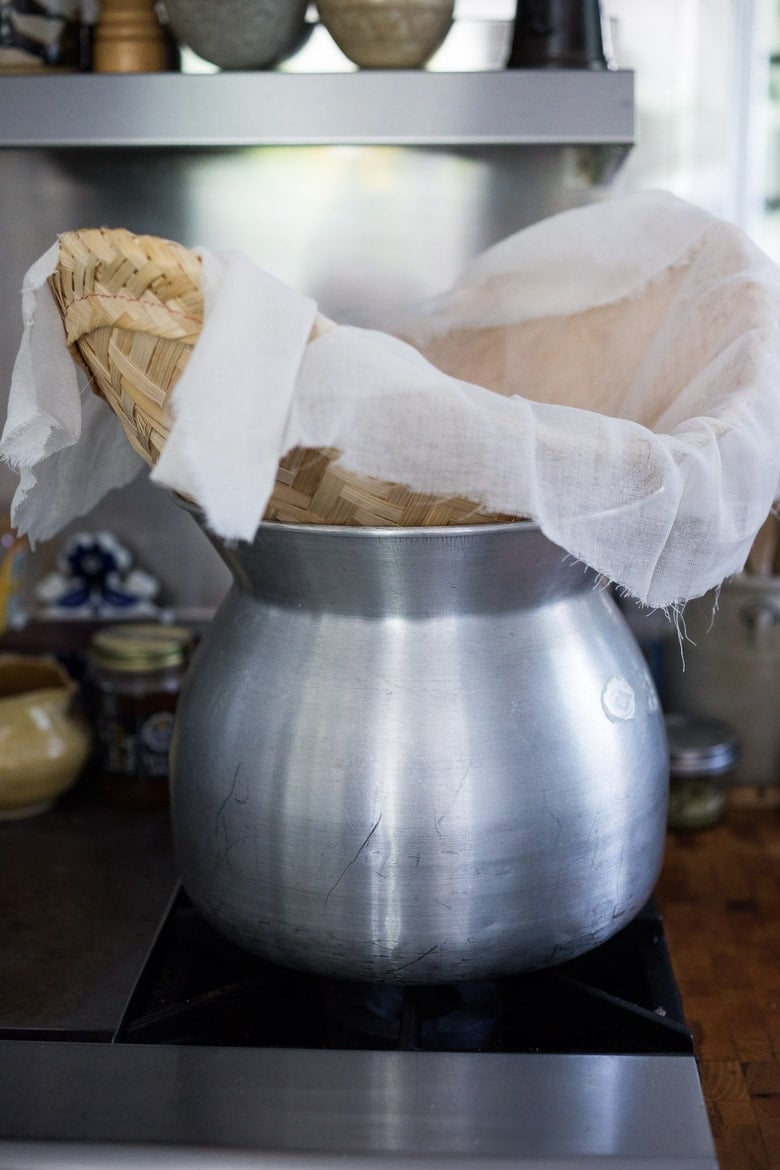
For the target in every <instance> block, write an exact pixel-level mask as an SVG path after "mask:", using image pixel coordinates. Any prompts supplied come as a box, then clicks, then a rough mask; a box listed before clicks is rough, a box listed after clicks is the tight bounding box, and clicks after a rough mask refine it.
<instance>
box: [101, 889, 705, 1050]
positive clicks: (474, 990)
mask: <svg viewBox="0 0 780 1170" xmlns="http://www.w3.org/2000/svg"><path fill="white" fill-rule="evenodd" d="M114 1041H115V1043H122V1042H126V1043H134V1044H199V1045H219V1046H229V1047H230V1046H254V1047H272V1048H342V1049H343V1048H351V1049H381V1050H394V1049H400V1050H429V1051H450V1052H475V1051H490V1052H564V1053H595V1054H606V1053H615V1054H623V1053H629V1054H638V1053H691V1052H693V1044H692V1039H691V1035H690V1033H689V1031H688V1029H687V1027H686V1025H685V1019H684V1016H683V1011H682V1004H681V1001H680V996H679V992H678V990H677V986H676V984H675V980H674V975H673V972H672V967H671V963H670V960H669V955H668V951H667V949H666V942H665V939H664V934H663V925H662V921H661V917H660V915H659V913H658V910H657V908H656V906H655V904H654V903H653V902H652V901H651V902H650V903H648V905H647V906H646V907H645V909H644V910H643V911H642V912H641V913H640V914H639V915H638V916H637V918H635V919H634V921H633V922H631V923H629V925H628V926H626V927H625V928H624V929H623V930H622V931H621V932H620V933H619V934H618V935H615V936H614V937H613V938H612V939H610V940H609V941H608V942H606V943H603V944H602V945H601V946H600V947H598V948H596V949H595V950H593V951H590V952H589V953H588V954H586V955H582V956H581V957H580V958H578V959H574V960H572V961H571V962H568V963H564V964H562V965H560V966H558V967H555V968H551V969H548V970H545V971H539V972H533V973H530V974H525V975H518V976H513V977H511V978H506V979H498V980H495V981H479V982H469V983H457V984H450V985H446V986H434V987H431V986H419V987H414V986H407V987H397V986H394V985H389V984H357V983H348V982H343V981H339V980H334V979H325V978H322V977H320V976H316V975H310V974H306V973H303V972H299V971H293V970H290V969H289V968H286V967H281V966H278V965H276V964H273V963H269V962H266V961H265V960H263V959H260V958H258V957H256V956H253V955H250V954H247V953H246V952H244V951H242V950H240V949H239V948H237V947H235V946H233V945H232V944H231V943H229V942H227V941H226V940H225V939H223V938H222V937H221V936H220V935H218V934H217V933H216V932H215V931H214V930H212V928H211V927H210V926H208V924H207V923H206V922H204V920H203V919H202V918H201V917H200V915H199V914H198V913H197V912H196V911H195V910H194V908H193V907H192V905H191V903H190V902H189V900H188V898H187V896H186V894H184V892H183V891H181V890H179V891H178V892H177V894H176V896H175V897H174V899H173V901H172V903H171V906H170V909H169V912H168V914H167V915H166V918H165V921H164V922H163V925H162V927H161V929H160V931H159V933H158V936H157V939H156V940H155V943H154V946H153V948H152V951H151V953H150V955H149V959H148V961H147V963H146V965H145V968H144V970H143V972H142V974H141V977H140V978H139V981H138V983H137V985H136V988H135V990H134V992H133V995H132V997H131V999H130V1002H129V1004H128V1007H127V1010H126V1011H125V1014H124V1018H123V1020H122V1022H121V1024H120V1026H119V1028H118V1030H117V1033H116V1035H115V1037H114Z"/></svg>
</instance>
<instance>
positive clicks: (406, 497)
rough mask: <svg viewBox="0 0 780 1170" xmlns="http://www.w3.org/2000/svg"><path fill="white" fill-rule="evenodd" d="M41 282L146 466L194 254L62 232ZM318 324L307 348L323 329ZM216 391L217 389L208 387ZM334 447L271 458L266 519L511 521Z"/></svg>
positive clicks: (169, 387) (150, 239) (194, 288)
mask: <svg viewBox="0 0 780 1170" xmlns="http://www.w3.org/2000/svg"><path fill="white" fill-rule="evenodd" d="M49 284H50V287H51V289H52V292H53V294H54V297H55V300H56V302H57V305H58V307H59V309H60V312H61V315H62V319H63V323H64V326H65V334H66V339H67V343H68V346H69V348H70V350H71V353H72V354H73V356H74V358H75V359H76V361H77V362H78V363H79V364H80V365H81V366H82V367H83V368H84V369H85V371H86V372H87V374H88V376H89V381H90V386H91V388H92V390H93V391H94V392H95V393H96V394H98V395H99V396H100V397H102V398H103V399H105V401H106V402H107V403H108V405H109V406H110V407H111V409H112V410H113V411H114V413H115V414H116V415H117V416H118V417H119V420H120V422H121V423H122V426H123V428H124V432H125V434H126V436H127V438H128V440H129V442H130V443H131V444H132V446H133V447H134V448H135V450H136V451H137V452H138V453H139V454H140V455H141V456H142V458H143V459H144V460H145V461H146V462H147V463H148V464H149V466H153V465H154V464H155V463H156V461H157V459H158V457H159V455H160V452H161V451H162V449H163V447H164V446H165V442H166V439H167V437H168V434H169V432H170V429H171V425H172V422H173V419H172V415H171V411H170V396H171V392H172V391H173V389H174V387H175V386H176V383H177V382H178V380H179V378H180V377H181V375H182V373H183V371H184V369H185V367H186V365H187V361H188V359H189V356H190V354H191V352H192V350H193V347H194V346H195V345H196V344H197V341H198V337H199V335H200V332H201V328H202V325H203V293H202V290H201V265H200V259H199V257H198V256H197V255H196V254H195V253H194V252H193V251H191V250H189V249H187V248H185V247H183V246H182V245H181V244H178V243H175V242H173V241H171V240H165V239H161V238H159V237H157V236H138V235H134V234H133V233H132V232H129V231H127V230H125V229H124V228H115V229H106V228H91V229H85V230H81V231H74V232H65V233H64V234H63V235H61V236H60V239H59V258H58V264H57V268H56V270H55V271H54V273H53V274H52V276H51V277H50V278H49ZM330 324H331V323H330V322H328V321H327V320H326V319H325V318H324V317H321V316H318V317H317V318H316V320H315V323H314V326H313V329H312V334H311V337H310V340H313V339H314V338H316V337H317V336H318V335H319V334H320V333H321V332H323V331H324V330H325V329H327V328H329V327H330ZM215 392H216V390H215ZM338 458H339V452H338V451H335V450H332V449H311V448H300V447H296V448H294V449H293V450H291V451H289V452H287V453H286V454H285V455H284V456H283V458H282V459H281V460H280V463H279V467H278V471H277V476H276V483H275V486H274V490H273V492H272V495H271V498H270V500H269V502H268V505H267V509H266V512H265V519H266V520H277V521H282V522H285V523H306V524H333V525H345V526H370V527H383V528H384V527H395V526H399V527H401V526H403V527H418V526H422V525H456V524H461V525H464V524H465V525H471V524H485V523H497V522H503V521H512V520H515V519H517V517H513V516H507V515H503V514H497V513H490V512H485V511H483V510H482V509H481V508H480V506H479V505H478V504H475V503H473V502H472V501H469V500H467V499H463V498H460V497H452V496H447V497H439V496H431V495H425V494H422V493H420V492H415V491H413V490H411V489H410V488H408V487H405V486H403V485H400V484H393V483H386V482H383V481H381V480H378V479H371V478H368V477H366V476H357V475H355V474H353V473H351V472H348V471H345V470H344V468H342V467H341V466H340V465H339V462H338Z"/></svg>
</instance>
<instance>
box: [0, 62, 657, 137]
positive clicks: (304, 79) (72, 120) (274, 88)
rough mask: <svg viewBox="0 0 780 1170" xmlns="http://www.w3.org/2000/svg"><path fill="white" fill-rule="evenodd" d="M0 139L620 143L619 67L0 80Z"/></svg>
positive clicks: (626, 129) (628, 83) (623, 95)
mask: <svg viewBox="0 0 780 1170" xmlns="http://www.w3.org/2000/svg"><path fill="white" fill-rule="evenodd" d="M0 109H2V110H3V118H2V123H0V147H39V148H40V147H49V148H60V147H134V146H146V147H149V146H152V147H154V146H160V147H213V146H257V145H277V146H282V145H283V146H302V145H314V144H321V145H333V144H381V145H451V146H457V145H474V144H480V145H486V144H493V145H533V144H536V145H598V144H603V145H617V146H630V145H631V144H632V143H633V142H634V140H635V125H634V75H633V73H632V72H630V71H626V70H614V71H603V72H602V71H593V72H591V71H587V70H582V71H581V70H554V71H553V70H550V71H547V70H538V71H530V70H528V71H525V70H500V71H499V70H496V71H489V72H478V73H477V72H464V73H437V72H428V71H424V70H415V71H392V72H390V71H387V72H386V71H374V70H371V71H369V70H365V71H357V72H344V73H327V74H326V73H319V74H314V73H281V72H256V73H217V74H206V75H204V74H177V73H146V74H123V75H108V74H57V75H49V76H43V77H41V76H11V75H8V76H5V77H0Z"/></svg>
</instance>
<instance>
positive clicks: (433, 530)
mask: <svg viewBox="0 0 780 1170" xmlns="http://www.w3.org/2000/svg"><path fill="white" fill-rule="evenodd" d="M175 499H176V503H177V504H178V505H179V506H180V507H181V508H184V510H185V511H186V512H189V513H190V514H191V515H192V516H193V517H194V518H195V519H196V520H197V521H198V523H199V524H201V525H202V527H203V528H204V529H206V531H208V532H209V533H211V535H212V536H215V537H216V538H217V539H218V540H225V539H226V538H225V537H221V536H219V535H218V534H217V533H216V532H214V530H213V529H212V528H211V527H210V526H209V524H208V523H207V521H206V517H205V514H204V512H203V509H202V508H201V507H199V506H198V505H197V504H195V503H193V502H192V501H191V500H187V499H185V498H184V497H183V496H179V495H176V496H175ZM518 529H524V530H525V531H527V532H541V527H540V525H539V523H538V522H537V521H536V520H522V519H517V520H501V521H497V522H495V523H493V522H491V523H489V524H417V525H414V526H405V525H400V524H399V525H392V524H388V525H378V524H377V525H360V524H306V523H300V524H299V523H297V522H296V523H292V522H290V521H284V520H261V521H260V523H259V524H258V526H257V532H256V533H255V536H257V534H258V533H259V532H260V531H269V532H280V531H281V532H307V533H317V532H319V533H322V534H323V535H324V536H327V535H330V536H334V535H338V536H346V537H350V538H351V537H354V538H355V539H367V538H372V539H374V540H375V539H377V537H380V536H393V537H395V536H400V537H402V538H404V539H406V540H414V539H416V538H421V537H430V536H474V535H476V534H477V533H482V532H485V533H490V532H516V531H517V530H518ZM542 535H544V534H543V533H542ZM252 539H254V537H253V538H252ZM547 539H548V540H549V537H548V538H547ZM230 543H231V544H232V543H234V542H233V541H230ZM235 543H237V544H251V543H252V540H244V539H239V540H237V541H235ZM550 543H551V544H555V541H551V542H550Z"/></svg>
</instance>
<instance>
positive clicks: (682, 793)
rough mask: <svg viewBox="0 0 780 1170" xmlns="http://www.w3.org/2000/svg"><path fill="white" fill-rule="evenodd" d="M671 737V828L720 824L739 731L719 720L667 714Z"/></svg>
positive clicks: (690, 828)
mask: <svg viewBox="0 0 780 1170" xmlns="http://www.w3.org/2000/svg"><path fill="white" fill-rule="evenodd" d="M666 733H667V738H668V740H669V776H670V778H669V813H668V817H667V824H668V826H669V828H670V829H683V830H692V829H705V828H707V827H708V826H709V825H714V824H717V822H718V821H719V820H720V818H721V815H722V813H723V808H724V805H725V803H726V776H727V773H729V772H730V771H731V770H732V769H733V767H734V765H735V764H736V762H737V760H738V759H739V743H738V740H737V734H736V732H735V731H734V729H733V728H732V727H729V725H728V724H727V723H723V722H721V721H720V720H719V719H707V718H702V717H700V716H692V715H680V714H671V715H667V716H666Z"/></svg>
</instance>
